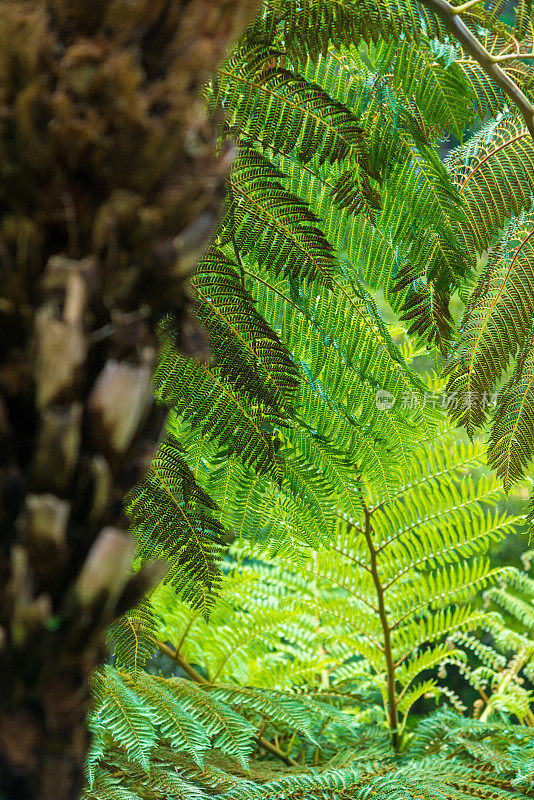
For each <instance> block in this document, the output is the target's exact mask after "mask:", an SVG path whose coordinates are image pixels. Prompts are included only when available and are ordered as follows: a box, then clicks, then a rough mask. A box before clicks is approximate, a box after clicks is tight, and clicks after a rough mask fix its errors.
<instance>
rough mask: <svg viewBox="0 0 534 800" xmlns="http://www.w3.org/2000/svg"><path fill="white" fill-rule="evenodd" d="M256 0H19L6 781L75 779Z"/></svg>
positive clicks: (7, 55)
mask: <svg viewBox="0 0 534 800" xmlns="http://www.w3.org/2000/svg"><path fill="white" fill-rule="evenodd" d="M256 7H257V1H256V0H0V275H1V282H0V295H1V296H0V341H1V342H2V347H1V355H0V453H1V465H0V534H1V540H0V797H1V798H3V799H4V798H5V800H15V798H16V800H29V799H30V798H32V800H33V799H37V798H39V800H52V798H53V800H72V799H73V798H76V797H78V796H79V793H80V790H81V787H82V783H83V762H84V758H85V753H86V750H87V747H88V734H87V732H86V730H85V726H84V717H85V713H86V709H87V704H88V698H89V678H90V675H91V672H92V670H93V669H94V667H95V666H96V665H98V663H99V662H101V660H102V659H103V657H104V656H105V647H104V630H105V627H106V626H107V624H108V623H109V622H110V621H111V620H112V619H113V618H114V617H116V616H117V615H119V614H120V613H122V612H123V611H125V610H126V609H127V608H129V607H131V606H132V605H134V604H135V603H136V602H137V601H138V600H139V599H140V597H141V596H142V595H143V593H144V592H145V591H146V590H147V588H148V587H149V586H150V585H152V584H153V582H154V581H156V580H158V578H159V577H160V576H161V574H162V571H161V568H160V566H159V565H157V564H156V565H152V566H150V567H148V568H145V569H144V570H142V571H141V573H138V574H137V575H136V576H135V577H134V578H132V577H130V566H131V559H132V553H133V543H132V540H131V538H130V537H129V536H128V534H127V533H126V530H127V523H126V521H125V519H124V517H123V512H122V497H123V496H124V494H125V492H126V491H127V490H128V489H129V488H130V487H131V485H132V484H133V483H134V482H135V481H137V480H138V479H139V478H140V477H141V475H142V474H143V471H144V470H145V468H146V466H147V464H148V463H149V461H150V458H151V455H152V453H153V450H154V447H155V444H156V441H157V438H158V436H159V434H160V430H161V425H162V422H163V418H162V414H161V412H160V411H158V410H156V409H155V408H154V406H153V403H152V393H151V384H150V379H151V373H152V366H153V362H154V358H155V352H156V337H155V329H156V326H157V322H158V320H159V319H160V318H161V316H162V315H163V314H165V313H172V314H173V316H174V318H175V322H176V336H177V341H178V344H179V346H180V347H181V348H182V350H183V351H184V352H186V353H189V354H191V355H199V356H200V357H202V356H203V355H205V352H206V346H205V343H204V339H203V336H202V333H201V331H200V330H199V329H198V328H197V326H196V325H195V322H194V319H193V318H192V316H191V314H190V312H189V301H188V296H187V286H186V282H187V276H188V275H189V274H190V272H191V269H192V267H193V265H194V264H195V262H196V260H197V259H198V257H199V255H200V254H201V253H202V249H203V247H204V246H205V243H206V240H207V238H208V237H209V234H210V231H211V229H212V226H213V224H214V223H215V221H216V219H217V216H218V214H219V208H220V202H221V198H222V187H223V182H224V177H225V174H226V172H227V169H228V167H229V164H230V161H231V157H232V152H231V149H230V148H227V149H226V150H225V151H224V152H222V153H218V152H217V151H216V121H214V120H210V119H207V118H206V116H205V113H204V108H203V103H202V100H201V98H200V97H199V94H198V93H199V89H200V88H201V87H202V85H203V84H204V83H205V82H206V81H207V80H208V79H209V78H210V76H211V75H212V74H213V72H214V70H215V69H216V66H217V64H218V63H219V62H220V60H221V59H222V57H223V56H224V53H225V50H226V48H227V46H228V45H229V43H231V42H232V40H233V39H234V38H235V37H236V36H237V35H238V34H239V33H240V32H241V30H242V29H243V27H244V26H245V24H246V23H247V22H248V20H249V19H250V17H251V15H252V14H253V13H254V11H255V10H256Z"/></svg>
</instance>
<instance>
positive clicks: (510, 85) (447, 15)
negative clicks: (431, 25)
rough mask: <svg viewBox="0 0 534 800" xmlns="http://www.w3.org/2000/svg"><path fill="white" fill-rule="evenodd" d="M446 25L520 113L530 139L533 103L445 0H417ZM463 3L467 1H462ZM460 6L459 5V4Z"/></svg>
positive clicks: (533, 135)
mask: <svg viewBox="0 0 534 800" xmlns="http://www.w3.org/2000/svg"><path fill="white" fill-rule="evenodd" d="M421 3H422V5H424V6H426V7H427V8H428V9H429V10H430V11H432V12H433V13H434V14H436V16H438V17H439V18H440V19H441V20H442V22H443V23H444V24H445V25H446V26H447V28H448V29H449V30H450V32H451V33H452V35H453V36H454V37H455V39H457V40H458V42H460V44H461V45H462V47H463V49H464V50H465V51H466V52H467V53H469V55H470V56H471V57H472V58H473V59H474V60H475V61H477V62H478V63H479V64H480V66H481V67H482V69H483V70H484V72H485V73H486V75H488V77H490V78H491V79H492V81H494V82H495V83H496V84H497V86H499V87H500V88H501V89H502V91H503V92H504V93H505V94H506V95H507V96H508V97H509V98H510V100H511V101H512V102H513V104H514V105H515V106H517V108H518V109H519V111H520V112H521V115H522V117H523V119H524V121H525V125H526V126H527V128H528V130H529V133H530V135H531V136H532V138H533V139H534V105H533V104H532V103H531V102H530V100H529V99H528V97H527V96H526V95H525V94H524V92H523V91H522V90H521V89H520V88H519V86H518V85H517V83H515V81H513V80H512V78H510V76H509V75H508V74H507V73H506V72H505V71H504V70H503V69H502V68H501V67H500V66H499V65H498V64H497V63H496V61H495V56H492V54H491V53H490V52H489V51H488V50H486V48H485V47H484V45H482V44H481V43H480V42H479V41H478V39H477V38H476V36H475V35H474V34H473V33H472V32H471V31H470V30H469V28H468V27H467V25H466V24H465V22H464V21H463V20H462V19H461V18H460V16H459V14H458V9H456V8H455V7H454V6H452V5H451V4H450V3H449V2H447V0H421ZM466 5H467V4H466ZM459 8H461V7H459Z"/></svg>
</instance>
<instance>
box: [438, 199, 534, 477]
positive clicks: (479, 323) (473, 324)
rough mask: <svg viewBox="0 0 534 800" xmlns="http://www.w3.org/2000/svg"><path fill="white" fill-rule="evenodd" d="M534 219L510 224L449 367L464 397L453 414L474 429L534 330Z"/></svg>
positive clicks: (452, 387)
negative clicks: (533, 263)
mask: <svg viewBox="0 0 534 800" xmlns="http://www.w3.org/2000/svg"><path fill="white" fill-rule="evenodd" d="M533 224H534V217H533V215H532V214H525V213H522V214H521V215H520V216H519V217H517V218H515V219H514V220H512V222H511V223H510V225H509V226H508V228H507V230H506V235H505V236H504V237H503V238H502V239H501V240H500V242H499V247H498V249H497V250H496V252H495V254H492V256H491V258H490V261H489V263H488V265H487V267H486V268H485V269H484V271H483V273H482V275H481V277H480V279H479V282H478V284H477V287H476V289H475V291H474V292H473V295H472V297H471V299H470V302H469V305H468V307H467V310H466V313H465V315H464V319H463V324H462V342H461V344H460V346H459V348H458V349H457V351H456V352H455V353H454V354H453V356H452V357H451V359H450V362H449V364H448V366H447V371H448V372H449V373H450V374H452V377H451V378H450V380H449V384H448V389H449V391H450V392H456V393H458V394H459V396H460V399H461V401H462V400H463V402H460V403H459V404H458V407H457V408H453V409H451V414H452V416H453V418H454V419H456V420H458V422H460V423H461V424H463V425H465V426H466V427H467V430H468V432H469V433H470V434H472V433H473V431H474V429H475V428H476V427H477V426H479V425H481V424H482V423H483V421H484V420H485V417H486V410H487V407H488V399H489V394H490V393H491V392H492V391H493V390H494V388H495V386H496V384H497V382H498V381H499V380H500V378H501V376H502V374H503V372H504V371H505V369H506V368H507V366H508V363H509V361H510V359H513V358H514V357H515V355H516V353H517V352H518V350H519V349H520V348H522V347H523V345H524V342H525V339H526V338H527V337H528V336H529V333H530V330H531V326H532V315H533V312H534V302H533V298H534V273H533V272H532V253H533V252H534V250H533V247H534V245H533V243H532V229H533ZM512 385H513V384H510V386H509V388H510V389H511V388H512ZM466 400H467V401H468V402H466ZM525 410H526V409H525ZM517 472H518V469H517V468H516V469H515V473H516V474H517Z"/></svg>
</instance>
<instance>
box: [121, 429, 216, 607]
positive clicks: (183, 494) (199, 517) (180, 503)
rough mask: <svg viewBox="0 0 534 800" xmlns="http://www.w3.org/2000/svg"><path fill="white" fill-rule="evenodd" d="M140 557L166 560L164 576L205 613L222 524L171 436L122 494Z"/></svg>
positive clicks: (211, 594)
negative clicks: (143, 473) (136, 481)
mask: <svg viewBox="0 0 534 800" xmlns="http://www.w3.org/2000/svg"><path fill="white" fill-rule="evenodd" d="M125 503H126V508H127V511H128V514H129V516H130V519H131V520H132V522H133V524H134V525H135V535H136V539H137V551H138V554H139V556H140V557H141V558H142V559H143V560H144V561H151V560H153V559H154V558H164V559H167V560H168V561H169V562H170V569H169V571H168V572H167V575H166V578H165V580H166V581H171V582H172V584H173V585H174V586H175V587H176V590H177V591H178V592H179V593H180V594H181V596H182V597H183V598H184V600H186V601H187V602H190V603H191V604H192V605H193V607H195V608H201V609H203V611H204V613H207V612H208V610H209V607H210V605H211V604H212V602H213V598H214V595H215V593H216V591H217V589H218V586H219V582H220V570H219V560H220V558H221V557H222V554H223V552H224V538H223V537H224V529H223V528H222V526H221V525H220V523H219V522H218V521H217V519H216V517H215V516H214V511H215V509H216V504H215V503H214V501H213V500H212V499H211V497H210V496H209V495H208V494H206V492H204V490H203V489H202V488H201V487H200V486H199V485H198V483H197V482H196V480H195V477H194V475H193V473H192V472H191V470H190V469H189V467H188V466H187V464H186V462H185V461H184V459H183V457H182V450H181V447H180V445H179V444H178V443H177V442H176V441H175V440H174V439H173V438H172V436H167V438H166V439H165V440H164V441H163V442H162V443H161V444H160V446H159V448H158V450H157V452H156V455H155V456H154V459H153V461H152V464H151V466H150V469H149V470H148V472H147V474H146V477H145V479H144V480H143V482H142V483H140V484H138V485H137V486H136V487H135V488H134V489H132V490H131V492H130V493H129V494H128V495H127V497H126V499H125Z"/></svg>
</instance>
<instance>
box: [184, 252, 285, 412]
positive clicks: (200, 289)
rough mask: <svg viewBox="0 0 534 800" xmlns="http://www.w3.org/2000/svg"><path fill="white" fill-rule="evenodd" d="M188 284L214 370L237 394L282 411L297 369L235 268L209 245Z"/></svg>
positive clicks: (235, 266) (237, 267) (236, 267)
mask: <svg viewBox="0 0 534 800" xmlns="http://www.w3.org/2000/svg"><path fill="white" fill-rule="evenodd" d="M192 286H193V287H194V290H195V293H196V297H197V304H196V307H195V313H196V315H197V317H198V319H199V321H200V322H201V323H202V324H203V325H204V326H205V327H206V329H207V330H208V332H209V334H210V344H211V347H212V349H213V351H214V355H215V359H214V362H213V363H212V365H211V367H212V369H213V370H214V371H216V372H218V373H219V374H221V375H223V376H224V378H225V379H226V380H228V381H229V382H230V383H231V384H232V385H233V386H234V387H235V388H236V389H237V390H243V391H245V392H247V393H250V395H251V396H252V397H253V398H256V399H257V400H258V401H259V402H261V403H264V404H265V406H267V407H268V408H272V409H273V411H274V412H275V413H282V409H284V408H286V409H287V408H288V407H289V406H290V404H291V402H292V399H293V396H294V392H295V388H296V386H297V385H298V377H297V371H296V369H295V367H294V365H293V361H292V359H291V356H290V354H289V352H288V351H287V349H286V348H285V347H284V346H283V344H282V343H281V341H280V339H279V338H278V336H277V335H276V333H275V332H274V331H273V330H272V329H271V328H270V327H269V325H268V324H267V323H266V321H265V319H264V317H263V316H261V315H260V314H258V312H257V310H256V309H255V307H254V305H253V301H252V298H251V296H250V295H249V294H248V292H247V290H246V289H245V287H244V286H243V282H242V275H241V274H240V268H239V266H238V265H237V264H235V263H234V262H233V261H232V260H230V259H229V258H228V257H226V256H225V254H224V253H223V252H221V251H220V250H218V249H217V248H216V247H213V248H211V250H210V251H209V252H208V254H207V255H206V256H204V258H203V259H202V261H201V262H200V264H199V265H198V266H197V269H196V271H195V274H194V276H193V279H192ZM177 379H178V380H179V377H178V378H177Z"/></svg>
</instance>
